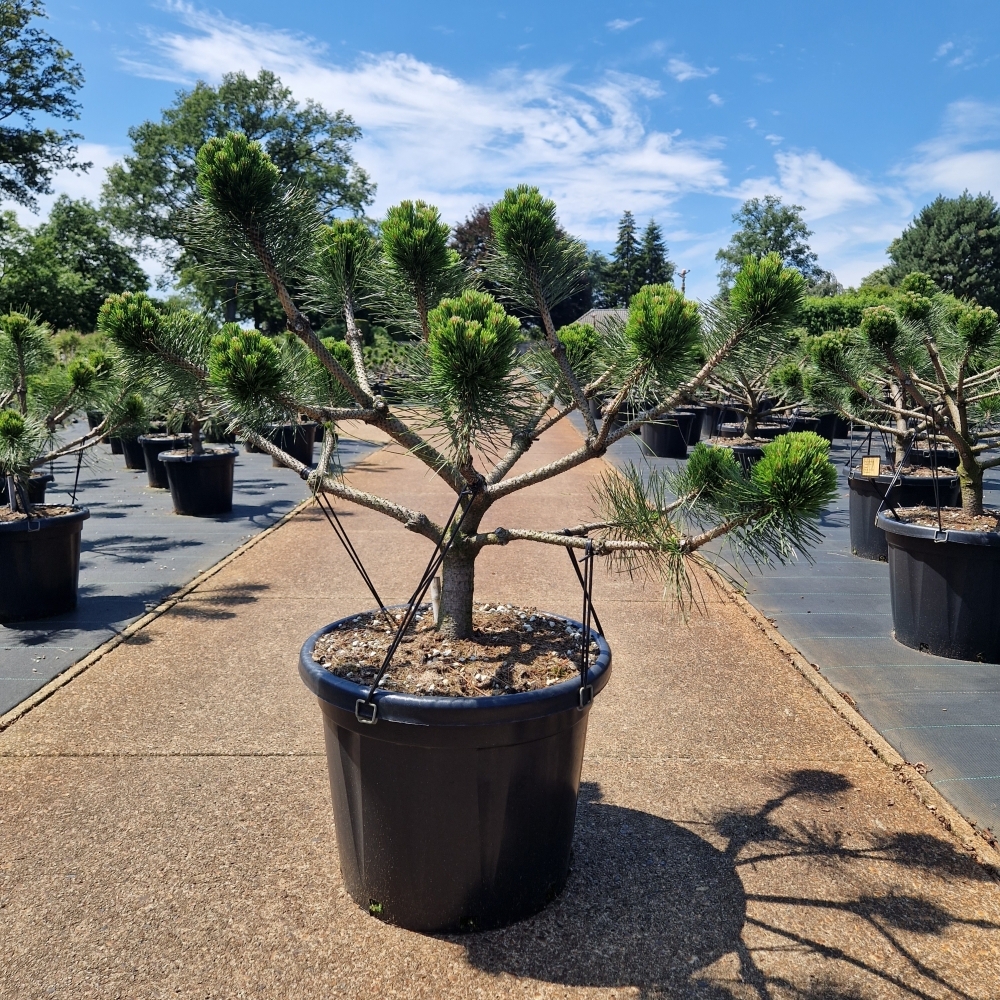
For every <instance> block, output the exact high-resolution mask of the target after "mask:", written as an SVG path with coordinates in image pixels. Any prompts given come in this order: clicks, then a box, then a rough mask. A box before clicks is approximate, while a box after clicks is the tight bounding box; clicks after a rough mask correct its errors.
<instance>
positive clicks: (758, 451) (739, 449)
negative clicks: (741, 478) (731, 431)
mask: <svg viewBox="0 0 1000 1000" xmlns="http://www.w3.org/2000/svg"><path fill="white" fill-rule="evenodd" d="M723 447H728V448H731V449H732V452H733V458H735V459H736V461H737V462H739V463H740V468H742V469H743V473H744V475H747V476H748V475H750V470H751V469H752V468H753V467H754V466H755V465H756V464H757V463H758V462H759V461H760V460H761V459H762V458H763V457H764V447H763V445H759V444H731V445H724V446H723Z"/></svg>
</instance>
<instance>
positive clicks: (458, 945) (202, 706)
mask: <svg viewBox="0 0 1000 1000" xmlns="http://www.w3.org/2000/svg"><path fill="white" fill-rule="evenodd" d="M577 441H578V438H577V437H576V432H575V431H574V430H573V428H572V427H571V426H569V425H562V426H559V427H558V428H556V429H555V430H554V431H553V432H551V433H550V434H549V435H547V436H546V438H545V439H544V440H543V441H542V442H540V444H539V445H538V446H537V447H536V448H535V449H533V451H532V452H531V453H530V455H529V456H528V458H527V460H526V461H525V463H524V466H525V467H531V466H534V465H537V464H540V463H542V462H544V461H546V460H547V459H548V458H551V457H554V456H555V455H556V454H560V453H562V452H564V451H565V450H566V449H568V448H570V447H573V446H574V444H575V443H576V442H577ZM600 469H601V465H600V464H599V463H596V462H595V463H592V465H591V466H588V467H586V468H584V469H579V470H576V471H574V472H571V473H569V474H567V475H564V476H562V477H560V478H559V479H557V480H555V481H553V482H551V483H550V484H548V485H547V486H545V487H542V488H540V489H536V490H534V491H530V492H528V493H524V494H520V495H516V496H514V497H510V498H508V499H507V500H505V501H504V502H503V503H502V504H501V505H498V506H497V507H496V508H494V511H493V512H492V516H491V518H490V521H491V523H490V524H489V525H487V526H488V527H492V526H495V525H499V524H502V525H504V526H507V527H514V526H524V527H528V526H534V527H556V526H560V525H564V524H568V523H574V522H576V521H578V520H580V519H581V518H583V517H584V516H585V514H586V512H587V508H588V506H589V504H588V500H587V495H588V488H589V486H590V483H591V476H592V475H594V474H595V473H598V472H599V471H600ZM349 478H350V481H351V482H353V483H355V484H356V485H358V486H360V487H362V488H371V489H378V490H379V491H380V492H382V493H384V494H387V495H389V496H391V497H393V498H394V499H398V500H400V501H401V502H405V503H407V504H410V505H413V506H418V507H422V508H423V509H425V510H427V511H428V512H429V513H431V514H432V515H438V516H440V515H442V514H444V513H445V512H446V510H447V509H448V506H449V505H450V502H451V498H450V497H449V496H448V495H447V493H446V492H445V491H444V490H443V489H441V488H440V487H439V486H438V483H437V482H436V480H435V479H434V478H433V477H432V476H429V475H427V474H426V473H424V472H423V471H422V469H421V468H420V467H419V466H418V465H417V464H416V463H415V462H414V461H413V460H412V459H410V458H408V457H406V456H404V455H401V454H399V453H398V452H397V451H396V450H395V449H386V450H384V451H382V452H379V453H377V454H376V455H374V456H372V457H370V458H368V459H366V460H364V461H363V462H362V463H360V464H359V465H358V466H356V468H355V469H354V470H353V472H352V473H351V475H350V477H349ZM344 521H345V524H346V525H347V527H348V530H349V531H350V533H351V536H352V538H353V539H354V541H355V544H356V546H357V548H358V550H359V551H360V553H361V555H362V557H363V558H364V559H365V561H366V563H367V564H368V566H369V568H370V570H371V572H372V575H373V577H374V579H375V582H376V584H377V586H378V587H379V588H380V590H381V591H382V594H383V596H384V597H385V598H386V599H395V600H399V599H403V598H404V597H405V596H406V594H407V592H408V590H409V588H410V587H411V586H412V583H413V581H414V580H415V579H416V577H417V576H418V575H419V573H420V571H421V569H422V568H423V563H424V561H425V559H426V557H427V554H428V543H427V542H426V541H424V540H422V539H420V538H418V537H416V536H414V535H412V534H410V533H408V532H406V531H405V530H404V529H403V528H401V527H400V526H398V525H396V524H395V523H391V522H387V521H386V520H384V519H382V518H379V517H377V516H376V515H374V514H369V513H367V512H364V511H360V510H358V511H351V512H349V513H347V512H345V517H344ZM477 595H478V596H479V597H480V598H481V599H484V600H491V601H498V600H504V601H514V602H518V603H521V604H534V605H537V606H539V607H544V608H547V609H550V610H552V611H556V612H563V613H568V614H573V613H575V612H577V611H578V608H579V604H580V595H579V589H578V585H577V583H576V580H575V578H574V577H573V576H572V571H571V568H570V566H569V564H568V560H567V559H566V558H565V556H564V555H563V554H562V553H560V552H553V551H552V550H550V549H548V548H543V547H540V546H531V545H528V544H526V543H524V544H522V543H512V544H511V546H509V547H508V548H507V549H505V550H499V549H497V550H489V551H487V552H485V553H484V554H483V556H482V557H481V559H480V561H479V565H478V580H477ZM706 597H707V600H708V610H707V613H706V614H705V615H704V616H699V617H694V618H692V619H691V620H690V621H689V622H687V623H683V622H680V621H678V620H677V618H676V617H675V616H674V615H672V614H671V612H670V611H669V610H668V609H665V608H664V606H663V605H662V603H661V602H660V600H659V587H658V586H657V585H656V584H655V583H654V584H650V585H649V586H648V587H646V588H645V589H643V588H642V587H640V586H638V585H635V584H631V583H629V581H628V580H627V579H623V578H620V577H609V576H606V575H604V574H599V576H598V580H597V585H596V595H595V600H596V602H597V606H598V610H599V611H600V614H601V619H602V621H603V623H604V625H605V628H606V631H607V635H608V639H609V641H610V643H611V645H612V648H613V649H614V654H615V667H614V670H615V674H614V677H613V678H612V681H611V683H610V685H609V686H608V688H607V690H606V691H605V692H604V693H603V694H602V695H601V697H600V698H599V699H598V702H597V704H596V706H595V708H594V710H593V712H592V714H591V722H590V732H589V736H588V745H587V755H586V759H585V763H584V774H583V780H584V786H583V792H582V797H581V806H580V811H579V815H578V823H577V834H576V841H575V849H574V866H573V873H572V875H571V877H570V881H569V884H568V885H567V887H566V889H565V891H564V892H563V894H562V895H561V896H560V897H559V898H558V899H557V900H556V901H555V902H553V903H552V904H551V905H550V906H549V907H548V908H547V909H546V910H545V911H544V912H543V913H541V914H539V915H537V916H536V917H534V918H532V919H530V920H526V921H524V922H522V923H520V924H518V925H516V926H513V927H511V928H508V929H506V930H501V931H496V932H491V933H487V934H481V935H475V936H469V937H455V938H436V937H427V936H422V935H418V934H413V933H410V932H407V931H403V930H399V929H398V928H394V927H390V926H387V925H385V924H382V923H381V922H379V921H378V920H377V919H375V918H373V917H370V916H369V915H368V914H367V913H365V912H363V911H362V910H360V909H359V908H358V907H357V906H355V904H354V903H353V902H352V901H351V900H350V899H349V898H348V897H347V895H346V893H345V891H344V889H343V887H342V884H341V879H340V873H339V866H338V860H337V852H336V835H335V831H334V828H333V819H332V809H331V805H330V800H329V788H328V785H327V777H326V764H325V759H324V755H323V743H322V735H321V724H320V715H319V710H318V708H317V707H316V705H315V703H314V702H313V700H312V698H311V696H310V695H308V693H307V692H306V690H305V688H304V687H303V685H302V684H301V682H300V681H299V679H298V676H297V671H296V655H297V651H298V648H299V645H300V644H301V642H302V641H303V639H304V638H305V637H306V636H307V635H308V634H309V633H310V632H312V631H313V630H314V629H316V628H318V627H319V626H321V625H322V624H324V623H325V622H328V621H330V620H331V619H333V618H335V617H337V616H339V615H344V614H347V613H349V612H351V611H354V610H356V609H358V608H359V607H367V606H368V604H369V602H370V598H369V596H368V595H367V592H366V591H365V588H364V586H363V584H362V583H361V581H360V580H359V579H358V578H357V575H356V573H355V572H354V570H353V567H351V565H350V563H349V562H348V560H347V558H346V557H345V556H344V554H343V553H342V551H341V550H340V548H339V545H338V544H337V542H336V541H335V540H334V539H333V538H332V533H331V532H330V529H329V527H328V526H327V525H326V523H325V521H324V520H322V518H321V516H320V515H319V514H318V513H317V512H316V511H315V510H314V509H313V510H310V509H307V510H306V511H304V512H303V513H301V514H299V515H297V516H296V517H294V518H292V519H291V520H290V521H288V522H287V523H286V524H285V525H283V526H282V527H280V528H279V529H277V530H276V531H274V532H273V533H271V534H270V535H268V536H267V537H265V538H263V539H262V540H261V541H260V542H259V543H257V544H256V545H254V546H253V547H252V548H250V549H249V550H247V551H246V552H245V553H244V554H243V555H241V556H240V557H239V558H237V559H235V560H233V561H231V562H230V563H229V564H228V565H226V566H225V567H224V568H223V569H221V570H220V571H219V572H218V573H217V574H215V575H214V576H213V577H212V578H211V579H209V580H207V581H206V582H205V583H204V585H203V586H201V587H199V588H197V589H196V590H194V591H193V592H192V593H191V594H189V595H188V596H187V597H186V598H185V599H184V600H182V601H181V602H180V603H178V604H177V605H176V606H175V607H173V608H172V609H171V610H170V611H168V612H167V613H165V614H163V615H162V616H161V617H159V618H157V619H156V620H155V621H153V622H152V623H150V624H149V625H147V626H146V627H144V628H143V629H142V630H141V631H140V632H138V633H137V634H136V635H134V636H133V637H132V638H130V639H129V640H127V641H126V642H124V643H122V644H121V645H119V646H117V647H116V648H115V649H113V650H112V651H111V652H109V653H108V654H107V655H106V656H104V657H103V658H102V659H100V660H99V661H98V662H97V663H95V664H94V665H93V666H91V667H90V669H89V670H87V671H86V672H84V673H82V674H81V675H80V676H78V677H76V678H75V679H74V680H73V681H72V682H71V683H70V684H68V685H66V686H65V687H63V688H61V689H60V690H59V691H57V692H56V693H55V694H53V696H52V697H51V698H49V699H48V700H47V701H45V702H43V703H42V704H41V705H39V706H38V707H36V708H35V709H33V710H32V711H31V712H30V713H28V714H27V715H26V716H24V717H23V718H21V719H19V720H18V721H16V722H14V724H13V725H11V726H10V727H9V728H7V729H6V730H5V731H4V732H3V733H2V734H0V796H2V801H3V803H4V807H3V809H2V810H0V949H2V951H0V953H2V954H3V956H4V958H3V962H2V963H0V996H3V997H5V998H6V997H14V998H28V997H61V998H62V997H65V998H70V997H73V998H75V997H84V996H91V997H150V998H159V997H178V996H179V997H191V998H194V997H199V998H208V997H211V998H223V997H225V998H228V997H251V996H253V997H256V996H262V997H269V998H271V997H282V998H283V997H290V998H291V997H294V998H313V997H315V998H321V997H322V998H327V997H338V998H339V997H344V998H348V997H350V998H355V997H372V998H376V997H378V998H382V997H399V998H407V1000H410V998H427V1000H432V998H433V1000H439V998H446V1000H465V998H469V997H483V998H492V997H498V998H499V997H504V998H507V997H516V998H525V1000H529V998H531V1000H533V998H538V997H544V998H554V997H559V998H574V1000H576V998H597V997H601V998H612V997H614V998H624V997H641V998H650V1000H653V998H657V1000H659V998H671V1000H673V998H688V997H690V998H701V1000H750V998H755V1000H760V998H763V997H769V998H775V1000H777V998H782V1000H785V998H788V1000H792V998H808V1000H862V998H863V1000H870V998H871V1000H874V998H883V997H893V998H896V997H899V998H904V997H906V998H914V997H916V998H928V1000H929V998H946V997H947V998H951V997H957V998H978V1000H995V998H996V997H997V996H998V995H1000V891H998V885H997V883H996V882H995V881H994V880H993V878H992V876H991V874H990V872H989V871H988V870H987V869H986V868H984V867H983V866H981V865H979V864H977V863H976V862H975V861H974V860H972V857H971V851H970V848H974V844H973V843H972V842H966V843H963V842H962V840H961V838H960V837H957V836H955V835H954V834H953V833H950V832H948V830H947V829H946V826H945V825H944V824H943V823H942V822H941V821H940V820H939V818H938V815H940V814H941V812H942V809H943V807H942V809H939V808H938V807H935V810H936V812H932V811H931V810H930V809H929V808H927V806H926V805H925V804H923V803H922V802H921V799H920V798H918V794H917V793H921V794H922V789H921V788H920V782H919V779H918V780H916V783H915V784H907V782H906V781H905V780H904V778H906V775H905V774H903V773H899V774H896V773H894V772H893V770H892V769H891V768H890V767H888V766H887V765H886V764H885V763H883V761H882V760H881V759H879V758H878V757H877V756H876V755H875V754H874V753H873V752H872V749H871V747H870V746H869V745H868V744H866V742H865V741H864V740H863V739H862V738H861V737H860V736H858V735H857V734H856V732H855V731H854V730H853V729H852V728H850V726H848V725H847V723H846V722H845V721H844V719H843V718H842V717H841V716H840V715H838V714H837V713H836V712H835V711H834V710H833V709H832V708H831V707H830V705H829V704H828V702H827V701H825V700H824V699H823V697H821V695H820V693H818V691H817V689H816V687H815V686H814V685H813V684H812V683H810V682H809V681H808V680H807V679H806V677H805V676H804V675H803V674H802V673H800V672H799V671H798V670H796V668H795V667H794V666H793V665H792V664H791V663H790V662H789V659H788V657H787V656H786V655H784V654H783V653H782V652H781V651H780V650H779V649H778V648H777V647H776V646H775V645H774V643H773V642H772V641H770V640H769V638H768V637H767V635H765V634H764V632H762V630H761V629H760V628H759V627H758V626H757V625H756V624H754V622H753V621H751V620H750V618H749V617H748V616H747V615H746V614H745V613H744V612H743V611H741V610H740V608H739V607H738V606H737V605H736V604H735V603H734V602H733V601H732V600H731V599H730V598H729V597H728V595H727V594H725V593H723V592H719V591H714V590H711V589H709V590H706ZM944 818H945V820H946V821H947V817H944ZM955 829H959V827H955Z"/></svg>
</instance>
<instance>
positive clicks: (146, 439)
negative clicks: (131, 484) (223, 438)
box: [139, 434, 191, 490]
mask: <svg viewBox="0 0 1000 1000" xmlns="http://www.w3.org/2000/svg"><path fill="white" fill-rule="evenodd" d="M190 440H191V435H190V434H143V435H142V436H141V437H140V438H139V444H140V445H142V454H143V457H144V458H145V460H146V477H147V478H148V480H149V485H150V486H152V487H153V489H156V490H168V489H170V482H169V480H168V479H167V467H166V466H165V465H164V464H163V463H162V462H161V461H160V452H163V451H176V450H178V449H181V448H186V447H187V444H188V442H189V441H190Z"/></svg>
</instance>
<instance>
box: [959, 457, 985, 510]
mask: <svg viewBox="0 0 1000 1000" xmlns="http://www.w3.org/2000/svg"><path fill="white" fill-rule="evenodd" d="M958 482H959V485H960V486H961V489H962V512H963V513H965V514H982V512H983V470H982V469H981V468H979V464H978V463H977V462H976V461H975V459H973V460H972V461H971V462H968V463H967V462H966V461H965V460H964V459H963V461H962V462H961V464H960V465H959V467H958Z"/></svg>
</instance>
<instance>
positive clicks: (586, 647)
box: [580, 538, 594, 708]
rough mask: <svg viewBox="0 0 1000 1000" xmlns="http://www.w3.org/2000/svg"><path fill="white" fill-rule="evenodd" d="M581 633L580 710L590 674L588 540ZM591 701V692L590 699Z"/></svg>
mask: <svg viewBox="0 0 1000 1000" xmlns="http://www.w3.org/2000/svg"><path fill="white" fill-rule="evenodd" d="M583 580H584V586H583V633H582V635H581V637H580V638H581V640H582V642H583V647H582V648H581V650H580V708H583V707H584V706H585V705H586V703H587V701H586V693H587V689H588V687H589V685H588V684H587V675H588V674H589V673H590V619H591V617H592V616H593V611H594V602H593V593H594V543H593V542H592V541H591V540H590V539H589V538H588V539H587V549H586V552H585V554H584V556H583ZM589 700H591V701H592V700H593V691H592V690H591V694H590V699H589Z"/></svg>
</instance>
